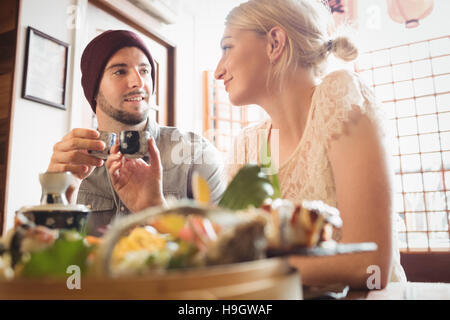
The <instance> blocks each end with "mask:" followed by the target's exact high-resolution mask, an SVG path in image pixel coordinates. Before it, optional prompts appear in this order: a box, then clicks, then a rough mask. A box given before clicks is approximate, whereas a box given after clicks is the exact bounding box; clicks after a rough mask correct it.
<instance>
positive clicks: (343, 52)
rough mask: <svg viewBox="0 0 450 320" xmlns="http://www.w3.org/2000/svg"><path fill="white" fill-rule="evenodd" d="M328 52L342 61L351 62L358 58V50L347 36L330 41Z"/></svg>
mask: <svg viewBox="0 0 450 320" xmlns="http://www.w3.org/2000/svg"><path fill="white" fill-rule="evenodd" d="M327 46H328V43H327ZM330 52H332V53H333V54H334V55H335V56H336V57H337V58H339V59H341V60H344V61H353V60H355V59H356V58H357V57H358V48H357V47H356V45H355V44H354V43H353V41H352V40H350V38H349V37H347V36H337V37H336V38H335V39H334V40H332V45H331V49H330Z"/></svg>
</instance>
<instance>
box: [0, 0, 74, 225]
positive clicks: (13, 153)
mask: <svg viewBox="0 0 450 320" xmlns="http://www.w3.org/2000/svg"><path fill="white" fill-rule="evenodd" d="M72 2H73V1H71V0H61V1H52V0H40V1H34V0H22V1H21V5H20V12H19V24H18V38H17V48H16V67H15V73H14V79H15V80H14V89H13V108H12V109H13V114H12V119H11V121H12V125H11V128H12V129H11V136H12V137H13V138H12V140H11V144H10V147H9V157H8V166H9V167H8V181H9V186H8V190H7V193H6V197H7V198H6V213H7V218H6V226H5V229H4V230H7V229H8V228H10V227H11V226H12V223H13V219H12V217H13V215H14V212H15V211H16V210H17V209H19V208H20V207H22V206H24V205H35V204H38V203H39V200H40V196H41V189H40V185H39V180H38V174H39V173H40V172H44V171H46V169H47V166H48V162H49V159H50V155H51V151H52V146H53V144H54V143H55V142H56V141H58V140H59V139H60V138H61V137H62V136H63V135H64V134H65V133H66V132H67V131H68V128H69V120H70V119H69V117H68V115H69V113H68V112H67V111H64V110H60V109H57V108H53V107H49V106H46V105H43V104H40V103H36V102H32V101H29V100H25V99H22V98H21V92H22V75H23V67H24V57H25V46H26V32H27V27H28V26H32V27H34V28H36V29H38V30H40V31H42V32H44V33H46V34H48V35H50V36H52V37H54V38H57V39H59V40H61V41H64V42H66V43H69V44H72V31H71V30H69V29H68V28H67V27H65V26H66V21H67V14H66V10H67V7H68V6H69V5H71V4H72ZM71 49H72V48H71ZM70 63H71V56H70V52H69V64H70ZM42 81H45V79H42ZM71 87H72V81H71V74H70V72H69V74H68V78H67V97H70V95H71ZM67 107H68V109H70V103H69V105H68V106H67Z"/></svg>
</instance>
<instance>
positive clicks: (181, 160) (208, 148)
mask: <svg viewBox="0 0 450 320" xmlns="http://www.w3.org/2000/svg"><path fill="white" fill-rule="evenodd" d="M147 130H148V131H149V132H150V135H151V136H152V137H154V139H155V142H156V145H157V147H158V149H159V152H160V155H161V163H162V167H163V193H164V196H165V197H166V199H167V198H176V199H183V198H192V197H193V193H192V174H193V173H194V172H198V173H199V174H200V176H201V177H203V178H204V179H205V180H206V181H207V182H208V185H209V188H210V190H211V201H212V202H214V203H217V202H218V201H219V199H220V197H221V195H222V193H223V192H224V190H225V187H226V181H225V179H224V178H223V162H222V159H221V156H220V153H219V152H218V151H217V149H216V148H215V147H214V146H213V145H212V144H211V143H210V142H208V141H207V140H206V139H205V138H204V137H201V136H199V135H197V134H195V133H192V132H183V131H181V130H179V129H177V128H175V127H165V126H159V125H158V124H156V123H155V122H153V121H150V120H149V124H148V125H147ZM144 160H148V158H144ZM77 203H80V204H84V205H86V206H88V207H89V208H90V209H91V211H92V213H91V215H90V217H89V222H88V233H89V234H92V235H97V236H99V235H101V234H102V232H104V230H105V227H106V226H107V225H108V224H109V223H110V222H111V220H112V218H113V217H115V216H116V215H126V214H129V213H130V211H129V210H128V208H127V207H126V206H125V205H124V204H123V203H122V202H121V201H120V199H119V197H118V196H117V194H116V192H115V191H114V189H113V187H112V185H111V183H110V180H109V176H108V173H107V170H106V167H105V166H102V167H99V168H96V169H95V170H94V172H93V173H92V174H91V175H90V176H89V177H88V178H86V179H85V180H83V182H82V183H81V186H80V190H79V192H78V198H77Z"/></svg>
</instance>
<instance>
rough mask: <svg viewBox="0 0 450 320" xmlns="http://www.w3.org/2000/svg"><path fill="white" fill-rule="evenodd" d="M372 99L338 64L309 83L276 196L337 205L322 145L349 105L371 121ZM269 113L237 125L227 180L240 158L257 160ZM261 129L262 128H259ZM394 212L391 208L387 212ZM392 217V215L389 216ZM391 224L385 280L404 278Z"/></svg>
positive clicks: (340, 126)
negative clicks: (306, 106)
mask: <svg viewBox="0 0 450 320" xmlns="http://www.w3.org/2000/svg"><path fill="white" fill-rule="evenodd" d="M376 106H377V102H376V99H375V97H374V95H373V93H372V90H371V89H369V87H368V86H367V85H365V84H364V83H362V82H361V80H360V78H359V76H358V75H356V74H354V73H352V72H349V71H346V70H340V71H335V72H332V73H330V74H328V75H327V76H326V77H325V78H324V79H323V80H322V83H321V84H320V85H318V86H317V87H316V89H315V92H314V94H313V97H312V102H311V107H310V110H309V114H308V119H307V122H306V126H305V129H304V131H303V135H302V138H301V140H300V142H299V143H298V145H297V147H296V149H295V151H294V152H293V153H292V155H291V156H290V158H289V159H288V160H287V161H286V162H285V163H284V164H282V165H281V167H280V168H279V170H278V177H279V181H280V185H281V191H282V196H283V198H285V199H289V200H291V201H293V202H297V203H299V202H301V201H302V200H322V201H324V202H325V203H327V204H328V205H331V206H334V207H338V206H337V203H336V188H335V183H334V179H333V171H332V169H331V166H330V162H329V160H328V146H329V142H330V141H331V140H332V139H335V138H337V137H339V135H341V134H342V133H343V130H344V126H345V124H346V122H347V121H349V115H350V112H351V111H352V110H354V108H356V109H357V111H358V109H359V110H360V112H361V113H363V114H366V115H367V116H368V117H369V118H371V119H372V120H373V121H376V122H377V123H378V122H380V120H379V118H378V115H377V113H376ZM269 129H270V119H268V120H266V121H264V122H262V123H259V124H257V125H252V126H249V127H247V128H244V129H243V132H242V133H241V134H240V135H239V136H237V137H236V139H235V145H234V148H235V150H234V152H232V153H230V157H229V159H228V162H227V164H228V165H227V167H228V170H227V172H228V174H227V179H228V180H230V179H231V178H232V177H233V176H234V175H235V174H236V172H237V171H238V170H239V168H240V167H241V166H242V165H243V164H244V163H252V162H253V163H260V161H259V158H260V150H261V146H262V143H263V139H267V133H268V130H269ZM264 132H266V134H264ZM394 216H395V217H396V216H397V215H396V214H395V213H393V217H394ZM393 221H396V219H394V218H393ZM393 225H394V228H393V229H394V230H393V231H394V241H393V242H394V245H395V248H394V250H393V251H394V263H393V265H394V267H393V272H392V276H391V281H400V280H404V279H406V277H405V275H404V271H403V269H402V267H401V265H400V257H399V251H398V248H397V241H396V238H397V233H396V228H395V223H394V224H393Z"/></svg>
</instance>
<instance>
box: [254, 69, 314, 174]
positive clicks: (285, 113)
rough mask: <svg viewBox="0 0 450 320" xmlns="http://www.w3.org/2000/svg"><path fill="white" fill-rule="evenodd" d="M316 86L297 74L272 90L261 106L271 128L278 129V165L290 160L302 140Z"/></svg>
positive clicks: (310, 80) (308, 78) (311, 78)
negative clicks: (269, 121)
mask: <svg viewBox="0 0 450 320" xmlns="http://www.w3.org/2000/svg"><path fill="white" fill-rule="evenodd" d="M315 87H316V83H315V81H314V78H313V77H312V76H311V77H308V76H306V77H305V74H304V73H299V74H298V75H297V76H293V77H290V78H289V80H286V81H285V82H284V84H283V86H282V87H281V90H280V89H279V88H276V87H275V89H274V90H273V92H271V93H270V94H269V95H268V96H269V97H268V98H267V99H266V101H264V102H263V103H262V104H261V106H262V107H263V108H264V109H265V111H266V112H267V113H268V114H269V115H270V117H271V122H272V129H275V130H278V137H279V139H278V140H279V144H278V146H279V147H278V148H279V155H280V164H281V165H282V164H284V163H285V161H286V160H287V159H288V158H289V157H290V155H291V154H292V152H293V151H294V149H295V148H296V146H297V145H298V143H299V142H300V140H301V138H302V135H303V132H304V129H305V126H306V122H307V119H308V115H309V110H310V107H311V101H312V96H313V93H314V90H315ZM272 143H276V141H272ZM273 147H275V146H272V148H273Z"/></svg>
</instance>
